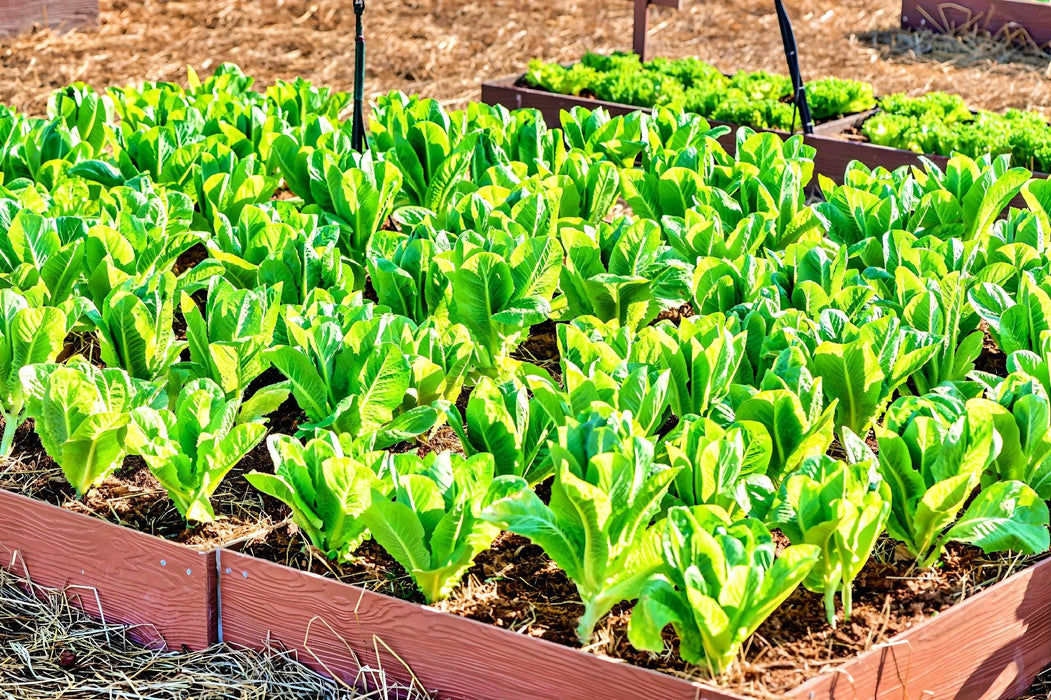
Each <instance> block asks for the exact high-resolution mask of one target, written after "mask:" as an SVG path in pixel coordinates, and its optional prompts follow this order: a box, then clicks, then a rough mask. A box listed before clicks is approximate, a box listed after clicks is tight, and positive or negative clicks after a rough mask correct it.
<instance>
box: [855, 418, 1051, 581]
mask: <svg viewBox="0 0 1051 700" xmlns="http://www.w3.org/2000/svg"><path fill="white" fill-rule="evenodd" d="M909 399H910V397H906V398H905V399H899V401H898V402H896V403H895V405H892V406H891V409H892V410H891V411H889V412H888V415H887V419H886V427H885V428H878V429H877V431H876V436H877V438H878V441H879V469H880V474H881V476H882V477H883V479H884V481H886V483H887V485H888V486H889V488H890V492H891V504H892V505H891V514H890V519H889V520H888V521H887V532H888V533H889V534H890V535H891V536H892V537H894V538H895V539H898V540H900V541H902V542H903V543H904V545H905V547H906V549H907V550H908V551H909V553H910V554H911V555H912V556H914V557H915V558H916V561H917V564H918V565H919V566H920V567H927V566H930V565H931V564H933V563H934V562H935V561H937V560H938V558H939V557H940V556H941V553H942V549H943V548H944V547H945V544H946V543H947V542H949V541H957V542H966V543H968V544H973V545H976V546H979V547H981V548H982V549H983V550H984V551H986V552H997V551H1003V550H1008V549H1010V550H1015V551H1019V552H1023V553H1026V554H1036V553H1039V552H1043V551H1045V550H1046V549H1047V548H1048V528H1047V526H1048V509H1047V504H1046V503H1044V501H1043V500H1041V499H1040V497H1039V496H1037V494H1036V493H1035V492H1034V491H1033V490H1032V488H1030V487H1029V486H1026V485H1025V484H1023V483H1022V482H1020V481H999V482H996V483H993V484H990V485H989V486H988V487H987V488H983V489H981V490H980V491H978V493H977V495H976V496H974V497H973V499H972V495H973V494H974V493H975V491H976V490H977V489H978V487H979V485H980V483H981V480H982V475H983V474H984V473H985V471H986V470H987V469H989V468H990V466H991V465H992V464H993V463H994V461H995V460H996V458H997V456H998V454H999V452H1000V449H1001V446H1002V444H1003V443H1002V440H1001V439H1000V438H999V436H998V434H997V432H996V430H995V428H994V424H993V421H992V420H990V419H989V417H988V416H983V415H981V413H980V412H976V413H975V414H974V415H972V414H971V413H970V412H965V413H964V414H963V415H961V416H960V417H959V418H956V419H955V420H951V421H948V420H945V417H944V415H940V414H939V413H937V412H932V410H931V408H930V407H929V405H928V404H917V402H915V401H910V400H909ZM914 406H915V407H916V408H915V409H914V408H913V407H914ZM965 507H966V509H965ZM961 511H963V513H962V515H961Z"/></svg>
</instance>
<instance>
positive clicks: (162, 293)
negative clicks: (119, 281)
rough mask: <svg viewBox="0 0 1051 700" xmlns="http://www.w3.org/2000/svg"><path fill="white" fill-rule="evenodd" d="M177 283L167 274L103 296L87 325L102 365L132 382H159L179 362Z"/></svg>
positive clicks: (172, 276) (183, 344)
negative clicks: (91, 326)
mask: <svg viewBox="0 0 1051 700" xmlns="http://www.w3.org/2000/svg"><path fill="white" fill-rule="evenodd" d="M176 286H177V282H176V279H175V275H173V274H172V273H170V272H167V273H163V274H158V275H155V276H153V277H150V278H148V279H147V280H145V281H144V283H143V284H141V285H134V284H131V283H129V284H128V285H126V286H125V287H121V288H117V289H115V290H113V291H112V292H110V293H109V295H108V296H106V298H105V300H104V301H103V302H102V306H101V308H100V309H98V310H96V309H89V310H88V319H89V320H90V321H91V322H92V323H93V324H94V325H95V327H96V328H97V329H98V334H99V341H100V344H101V347H102V361H103V362H105V363H106V365H107V366H109V367H120V368H122V369H124V370H126V371H127V372H128V373H129V374H130V375H131V376H132V377H134V378H136V379H144V380H149V381H152V380H155V379H158V378H161V377H163V376H164V375H165V374H166V373H167V372H168V370H169V369H170V368H171V366H172V365H173V364H175V362H176V361H177V360H178V359H179V354H180V353H181V352H182V349H183V348H184V347H185V346H186V343H185V342H183V341H179V340H176V339H175V332H174V330H173V329H172V323H173V320H174V317H175V293H176Z"/></svg>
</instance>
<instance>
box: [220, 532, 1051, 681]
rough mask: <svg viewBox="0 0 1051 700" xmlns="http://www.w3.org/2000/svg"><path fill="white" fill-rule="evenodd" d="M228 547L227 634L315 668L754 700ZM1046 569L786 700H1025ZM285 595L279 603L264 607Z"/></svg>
mask: <svg viewBox="0 0 1051 700" xmlns="http://www.w3.org/2000/svg"><path fill="white" fill-rule="evenodd" d="M218 556H219V565H220V579H219V581H220V590H221V591H222V629H223V638H224V640H225V641H227V642H231V643H234V644H238V645H243V646H247V647H250V648H256V649H261V648H264V647H265V646H266V645H267V644H268V643H273V642H278V643H280V644H281V645H282V646H284V647H287V648H289V649H294V650H296V651H297V652H298V658H299V659H300V661H302V662H303V663H305V664H306V665H308V666H310V667H312V668H314V669H315V670H317V671H320V672H323V673H327V674H337V675H340V676H341V677H343V678H345V679H353V678H355V677H356V676H357V674H358V669H359V668H360V667H361V666H364V665H367V666H371V667H376V666H380V667H382V668H384V669H385V670H386V671H387V672H388V673H389V674H390V675H392V676H393V677H395V678H398V679H399V680H401V681H402V682H404V683H406V684H409V683H412V682H418V683H419V684H420V685H422V687H424V688H426V689H428V690H432V691H438V694H439V696H440V697H442V698H452V699H455V700H477V699H478V698H488V697H499V698H503V699H506V700H527V699H529V698H538V699H539V698H544V699H549V700H575V699H578V698H579V700H585V699H586V698H594V697H603V698H632V697H640V696H645V697H647V698H653V699H654V700H695V699H696V698H698V697H703V698H710V699H711V700H744V699H745V698H746V697H751V696H750V695H744V694H741V693H739V692H733V691H730V690H727V689H726V688H723V687H720V686H716V685H713V684H711V683H708V682H703V681H701V682H699V681H690V680H687V679H686V678H682V677H678V676H674V675H670V674H668V673H659V672H655V671H653V670H649V669H645V668H639V667H637V666H632V665H631V664H625V663H623V662H622V661H618V660H615V659H612V658H609V657H600V656H596V655H594V654H588V653H583V652H581V651H579V650H577V649H571V648H568V647H565V646H562V645H559V644H552V643H551V642H549V641H547V640H545V639H534V638H532V637H531V636H529V633H528V631H527V632H526V633H522V632H517V633H516V632H512V631H510V630H507V629H499V628H496V627H493V626H491V625H486V624H480V623H478V622H475V621H473V620H468V619H464V618H462V617H459V616H456V615H450V614H448V613H445V612H440V611H437V610H434V609H432V608H429V607H421V606H419V605H417V604H413V603H410V602H406V601H404V600H399V599H397V598H392V597H390V596H387V595H382V594H379V593H375V592H373V591H369V590H366V589H365V588H362V587H360V586H353V585H348V584H345V583H341V582H339V581H336V580H332V579H331V578H327V577H323V576H319V575H317V574H314V573H310V572H304V571H302V570H300V569H292V568H289V567H286V566H281V565H278V564H274V563H272V562H268V561H265V560H261V559H258V558H256V557H252V556H246V555H244V554H241V553H238V552H235V551H232V550H223V551H221V552H220V553H219V554H218ZM1048 575H1051V560H1045V561H1043V562H1041V563H1039V564H1037V565H1036V566H1033V567H1030V568H1028V569H1026V570H1025V571H1022V572H1020V573H1017V574H1015V575H1013V576H1011V577H1010V578H1008V579H1006V580H1004V581H1002V582H1000V583H998V584H996V585H994V586H992V587H991V588H989V589H988V590H985V591H982V592H981V593H979V594H977V595H975V596H973V597H970V598H968V599H967V600H965V601H963V602H962V603H959V604H957V605H955V606H953V607H952V608H951V609H950V610H948V611H946V612H943V613H941V614H938V615H936V616H934V617H932V618H930V619H928V620H926V621H924V622H922V623H920V624H918V625H916V626H915V627H912V628H910V629H908V630H907V631H905V632H902V633H900V634H898V635H895V636H893V637H891V638H890V639H889V640H887V641H886V642H882V643H880V644H877V645H876V646H875V647H874V648H872V649H871V650H869V651H866V652H864V653H862V654H860V655H858V656H857V657H856V658H847V659H844V660H843V663H841V664H829V666H830V668H829V670H826V671H824V672H822V673H818V674H816V675H815V676H814V677H812V678H810V679H809V680H808V681H806V682H804V683H803V684H801V685H799V686H798V687H796V688H795V689H792V690H788V691H784V692H778V693H777V696H778V697H785V698H792V699H794V700H814V699H816V698H821V699H824V698H828V699H830V700H831V699H833V698H843V699H852V698H881V699H882V698H902V697H938V698H941V697H957V698H1012V697H1015V696H1016V695H1018V694H1020V693H1021V692H1023V691H1024V690H1025V689H1026V688H1028V687H1029V685H1030V684H1031V683H1032V681H1033V679H1034V678H1035V677H1036V674H1037V673H1039V672H1040V671H1041V670H1042V669H1043V668H1044V667H1045V666H1046V665H1047V664H1048V663H1051V587H1049V586H1045V585H1043V584H1042V581H1043V579H1044V578H1046V577H1047V576H1048ZM278 599H280V600H282V601H283V603H284V604H283V605H282V606H281V608H280V609H275V608H274V607H271V606H261V605H259V603H258V601H260V600H278ZM962 640H966V641H962Z"/></svg>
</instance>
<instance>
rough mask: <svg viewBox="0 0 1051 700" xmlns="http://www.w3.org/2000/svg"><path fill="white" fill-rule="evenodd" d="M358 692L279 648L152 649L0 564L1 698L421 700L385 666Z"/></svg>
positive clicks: (366, 673) (368, 675) (364, 677)
mask: <svg viewBox="0 0 1051 700" xmlns="http://www.w3.org/2000/svg"><path fill="white" fill-rule="evenodd" d="M358 680H359V681H360V682H368V683H369V685H370V687H374V688H377V690H375V691H373V692H370V693H364V692H361V691H358V690H355V689H353V688H351V687H350V686H347V685H345V684H339V683H336V682H335V681H332V680H329V679H327V678H323V677H321V676H319V675H317V674H315V673H313V672H311V671H310V670H309V669H307V668H306V667H304V666H302V665H300V664H299V663H297V662H296V661H295V660H294V659H293V658H292V657H291V656H290V655H289V654H287V653H282V652H280V651H278V650H272V651H270V652H269V653H265V654H258V653H255V652H250V651H244V650H237V649H232V648H230V647H228V646H225V645H219V646H214V647H212V648H210V649H208V650H206V651H201V652H158V651H152V650H149V649H145V648H143V647H141V646H138V645H137V644H135V643H134V642H132V641H131V640H129V638H128V636H127V629H126V628H124V627H122V626H120V625H117V624H103V623H101V622H97V621H95V620H92V619H91V618H90V617H88V616H86V615H84V614H83V613H81V612H80V611H79V610H77V609H76V608H74V607H72V606H71V605H70V604H69V602H68V601H67V600H66V597H65V596H64V595H62V594H61V592H57V591H49V590H46V589H43V588H40V587H38V586H33V585H31V584H29V583H28V582H26V581H24V580H20V579H17V578H15V577H14V576H13V575H12V574H10V573H8V572H7V571H5V570H3V569H0V700H52V699H54V698H62V699H63V700H102V699H103V698H105V699H106V700H132V699H135V700H143V699H144V698H148V699H149V700H169V699H170V700H185V699H186V698H194V699H198V700H226V699H230V700H235V699H236V700H255V699H259V700H263V699H264V698H266V699H267V700H293V699H295V700H387V699H388V698H389V699H391V700H393V699H394V698H405V699H406V700H421V699H423V698H425V697H426V696H425V695H424V694H423V693H420V692H418V691H417V690H415V689H408V688H404V687H398V686H396V685H395V684H393V683H390V682H388V680H387V679H386V677H385V675H384V674H383V672H382V671H376V670H367V669H366V670H363V671H362V672H361V676H360V678H359V679H358Z"/></svg>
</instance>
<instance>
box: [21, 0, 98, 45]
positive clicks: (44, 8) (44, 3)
mask: <svg viewBox="0 0 1051 700" xmlns="http://www.w3.org/2000/svg"><path fill="white" fill-rule="evenodd" d="M98 17H99V3H98V0H0V36H9V35H12V34H18V33H19V32H21V31H24V30H26V29H30V28H32V27H33V26H40V27H50V28H51V29H53V30H55V31H69V30H70V29H74V28H76V27H81V26H84V25H87V24H95V22H97V21H98Z"/></svg>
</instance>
